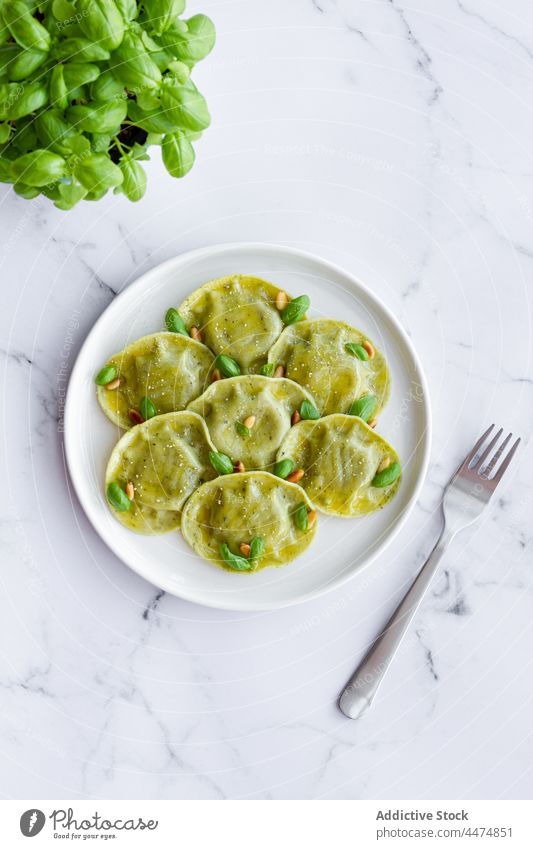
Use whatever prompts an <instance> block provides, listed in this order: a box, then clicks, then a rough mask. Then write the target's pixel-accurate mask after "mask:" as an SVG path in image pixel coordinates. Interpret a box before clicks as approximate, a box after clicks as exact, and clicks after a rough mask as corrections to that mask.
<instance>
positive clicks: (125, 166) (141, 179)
mask: <svg viewBox="0 0 533 849" xmlns="http://www.w3.org/2000/svg"><path fill="white" fill-rule="evenodd" d="M118 165H119V168H120V170H121V171H122V174H123V175H124V179H123V181H122V183H121V185H120V187H119V188H120V191H121V192H123V193H124V194H125V195H126V197H127V198H128V199H129V200H131V201H138V200H140V199H141V198H142V197H143V195H144V193H145V191H146V174H145V172H144V169H143V167H142V165H139V163H138V162H136V161H135V160H133V159H130V158H128V157H126V158H123V159H121V160H120V162H119V164H118Z"/></svg>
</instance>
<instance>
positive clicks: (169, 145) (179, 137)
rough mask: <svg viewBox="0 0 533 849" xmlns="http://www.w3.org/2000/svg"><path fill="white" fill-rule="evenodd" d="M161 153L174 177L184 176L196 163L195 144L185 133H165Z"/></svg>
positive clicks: (166, 166)
mask: <svg viewBox="0 0 533 849" xmlns="http://www.w3.org/2000/svg"><path fill="white" fill-rule="evenodd" d="M161 153H162V157H163V163H164V165H165V168H166V169H167V171H168V173H169V174H171V175H172V177H184V176H185V174H188V173H189V171H190V170H191V168H192V166H193V165H194V149H193V146H192V144H191V143H190V141H189V140H188V139H187V138H186V137H185V136H184V134H183V133H180V132H177V133H170V134H167V135H165V136H164V137H163V144H162V146H161Z"/></svg>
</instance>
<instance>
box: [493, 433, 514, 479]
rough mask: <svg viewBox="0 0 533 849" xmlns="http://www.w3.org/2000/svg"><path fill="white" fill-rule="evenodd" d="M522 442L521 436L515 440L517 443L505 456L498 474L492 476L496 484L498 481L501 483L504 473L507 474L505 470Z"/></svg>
mask: <svg viewBox="0 0 533 849" xmlns="http://www.w3.org/2000/svg"><path fill="white" fill-rule="evenodd" d="M520 442H521V439H520V437H519V438H518V439H517V440H516V442H515V444H514V445H513V447H512V448H511V450H510V451H509V453H508V454H507V457H505V459H504V461H503V463H502V464H501V466H500V467H499V469H498V471H497V472H496V474H495V475H494V477H493V478H492V483H493V484H494V485H496V484H497V483H499V482H500V481H501V479H502V477H503V476H504V474H505V472H506V470H507V467H508V466H509V463H510V462H511V460H512V459H513V457H514V454H515V451H516V449H517V448H518V446H519V445H520Z"/></svg>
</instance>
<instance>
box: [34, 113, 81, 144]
mask: <svg viewBox="0 0 533 849" xmlns="http://www.w3.org/2000/svg"><path fill="white" fill-rule="evenodd" d="M35 129H36V131H37V136H38V138H39V141H40V142H41V144H42V145H43V147H46V148H48V149H50V150H53V151H54V152H55V153H60V154H62V155H66V154H67V153H70V147H69V146H68V144H67V143H66V142H67V139H68V138H69V137H72V136H74V135H75V134H76V131H75V130H73V129H72V127H71V125H70V124H69V123H68V122H67V121H66V120H65V119H64V118H63V116H62V114H61V113H60V112H59V111H58V110H57V109H45V110H44V112H40V113H39V114H38V115H37V117H36V118H35Z"/></svg>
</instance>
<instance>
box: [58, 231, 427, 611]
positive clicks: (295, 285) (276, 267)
mask: <svg viewBox="0 0 533 849" xmlns="http://www.w3.org/2000/svg"><path fill="white" fill-rule="evenodd" d="M227 274H253V275H256V276H258V277H263V278H265V279H267V280H271V281H272V282H274V283H276V284H277V285H278V286H280V287H281V288H283V289H286V290H287V291H288V292H291V293H292V294H293V295H299V294H302V293H303V292H306V293H307V294H308V295H309V296H310V298H311V305H312V309H311V310H310V312H309V315H310V316H318V315H323V316H331V317H333V318H338V319H342V320H343V321H346V322H348V323H350V324H352V325H353V326H354V327H357V328H359V329H361V330H363V331H365V332H367V333H368V335H369V337H370V338H371V339H373V340H374V341H375V342H376V344H377V345H378V346H379V347H380V349H381V350H382V351H383V353H384V354H385V356H386V358H387V361H388V363H389V366H390V370H391V375H392V391H391V397H390V400H389V402H388V404H387V406H386V408H385V410H384V411H383V413H382V414H381V415H380V420H379V425H378V427H379V432H380V433H381V434H383V436H384V437H385V438H386V439H388V440H389V441H390V442H391V444H392V445H393V446H394V447H395V448H396V450H397V451H398V454H399V455H400V458H401V460H402V464H403V480H402V484H401V487H400V489H399V492H398V494H397V495H396V497H395V498H394V499H393V500H392V501H391V502H390V503H389V504H387V506H386V507H385V508H384V509H383V510H380V511H379V512H377V513H374V514H373V515H371V516H368V517H366V518H362V519H352V520H349V519H336V518H334V517H331V516H322V515H319V519H318V521H319V526H318V530H317V534H316V537H315V540H314V541H313V544H312V545H311V546H310V547H309V548H308V549H307V551H306V552H305V553H304V554H302V555H301V556H300V557H299V558H298V559H297V560H295V561H293V562H292V563H289V564H288V565H287V566H284V567H282V568H278V569H276V568H271V569H264V570H262V571H260V572H258V573H257V574H231V573H230V572H225V571H223V570H222V569H218V568H217V567H216V566H214V565H212V564H210V563H207V562H205V561H203V560H201V559H200V558H199V557H197V556H196V554H194V552H193V551H192V550H191V549H190V548H189V547H188V545H187V544H186V542H185V541H184V540H183V538H182V537H181V535H180V533H179V531H175V532H172V533H169V534H165V535H163V536H140V535H138V534H134V533H132V532H131V531H128V530H127V529H126V528H125V527H123V526H122V525H121V524H119V523H118V522H117V521H116V520H115V519H114V518H113V515H112V513H111V511H110V509H109V507H108V505H107V503H106V499H105V494H104V489H103V480H104V471H105V467H106V464H107V459H108V457H109V454H110V452H111V449H112V448H113V445H114V443H115V441H116V439H117V437H118V435H119V432H118V431H117V428H116V427H114V426H113V425H112V424H111V422H109V421H108V420H107V419H106V418H105V416H104V414H103V413H102V411H101V410H100V407H99V406H98V403H97V401H96V394H95V385H94V375H95V374H96V372H97V371H98V370H99V368H100V367H101V366H102V364H103V363H105V362H106V360H107V358H108V357H109V356H111V355H112V354H114V353H116V352H117V351H120V350H121V349H122V348H123V347H124V346H125V345H127V344H128V343H129V342H132V341H133V340H134V339H137V338H138V337H140V336H144V335H145V334H148V333H153V332H154V331H156V330H159V329H163V327H164V321H163V319H164V315H165V312H166V310H167V309H168V307H170V306H178V305H179V303H180V302H181V301H182V300H183V298H184V297H185V296H186V295H188V294H189V292H192V290H193V289H196V288H197V286H200V285H201V284H202V283H205V282H206V281H207V280H210V279H212V278H214V277H223V276H225V275H227ZM430 430H431V423H430V409H429V398H428V393H427V387H426V382H425V378H424V375H423V372H422V369H421V366H420V363H419V361H418V357H417V355H416V354H415V352H414V350H413V347H412V345H411V343H410V341H409V339H408V337H407V335H406V333H405V331H404V330H402V328H401V327H400V325H399V324H398V322H397V321H396V319H395V318H394V316H393V315H392V314H391V312H390V311H389V310H388V308H387V307H385V306H384V305H383V304H382V303H381V302H380V301H379V299H378V298H376V296H375V295H374V294H372V292H370V291H369V290H368V289H366V288H365V287H364V286H363V285H361V283H359V282H358V281H357V280H356V279H354V277H352V275H351V274H349V273H348V272H346V271H344V270H342V269H341V268H339V267H337V266H335V265H333V264H332V263H330V262H327V261H326V260H323V259H320V258H318V257H315V256H312V255H310V254H308V253H304V252H303V251H298V250H293V249H292V248H287V247H279V246H277V245H268V244H253V243H242V244H230V245H217V246H214V247H209V248H203V249H201V250H196V251H192V252H190V253H186V254H183V255H182V256H178V257H176V258H175V259H171V260H168V262H165V263H163V264H162V265H159V266H158V267H157V268H154V269H152V270H151V271H149V272H148V273H147V274H143V276H142V277H141V278H140V279H139V280H137V281H136V282H135V283H132V284H131V285H130V286H128V288H127V289H126V290H125V291H124V292H122V293H121V294H120V295H119V296H118V297H117V298H115V300H114V301H113V302H112V304H111V305H110V306H109V307H108V308H107V309H106V311H105V312H104V313H103V315H102V316H101V317H100V319H99V320H98V321H97V322H96V324H95V326H94V327H93V329H92V330H91V332H90V333H89V335H88V337H87V339H86V341H85V343H84V345H83V347H82V349H81V351H80V353H79V356H78V358H77V361H76V364H75V366H74V369H73V371H72V375H71V379H70V383H69V388H68V394H67V399H66V406H65V449H66V457H67V462H68V467H69V471H70V475H71V478H72V482H73V484H74V487H75V490H76V493H77V495H78V498H79V500H80V502H81V504H82V506H83V509H84V510H85V512H86V514H87V516H88V518H89V520H90V521H91V523H92V524H93V526H94V528H95V529H96V531H97V532H98V534H100V536H101V537H102V539H103V540H104V541H105V542H106V543H107V545H108V546H109V548H111V549H112V551H114V553H115V554H116V555H117V557H119V558H120V559H121V560H122V561H123V562H124V563H126V564H127V565H128V566H130V567H131V568H132V569H133V570H134V571H135V572H137V573H138V574H139V575H142V577H143V578H146V579H147V580H148V581H151V583H153V584H155V585H156V586H157V587H161V588H162V589H164V590H166V591H167V592H169V593H172V594H173V595H176V596H180V597H181V598H184V599H187V600H188V601H194V602H197V603H198V604H204V605H208V606H210V607H218V608H226V609H229V610H268V609H273V608H277V607H283V606H285V605H289V604H295V603H297V602H301V601H304V600H305V599H310V598H313V597H315V596H317V595H320V594H321V593H324V592H326V591H327V590H330V589H332V588H333V587H338V586H339V585H340V584H342V583H344V581H346V580H348V578H350V577H351V576H352V575H354V574H355V573H356V572H358V571H359V570H360V569H361V568H362V567H363V566H365V565H367V564H368V563H369V562H370V561H371V560H373V559H374V558H375V557H376V556H377V555H378V554H379V553H381V552H382V551H383V549H384V548H385V546H386V545H387V544H388V543H390V541H391V539H392V538H393V537H394V536H395V535H396V534H397V533H398V531H399V529H400V527H401V526H402V525H403V523H404V522H405V520H406V519H407V516H408V514H409V512H410V510H411V508H412V506H413V504H414V502H415V500H416V497H417V495H418V492H419V490H420V487H421V485H422V482H423V479H424V475H425V472H426V468H427V463H428V456H429V446H430Z"/></svg>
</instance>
